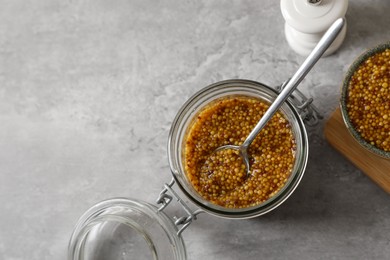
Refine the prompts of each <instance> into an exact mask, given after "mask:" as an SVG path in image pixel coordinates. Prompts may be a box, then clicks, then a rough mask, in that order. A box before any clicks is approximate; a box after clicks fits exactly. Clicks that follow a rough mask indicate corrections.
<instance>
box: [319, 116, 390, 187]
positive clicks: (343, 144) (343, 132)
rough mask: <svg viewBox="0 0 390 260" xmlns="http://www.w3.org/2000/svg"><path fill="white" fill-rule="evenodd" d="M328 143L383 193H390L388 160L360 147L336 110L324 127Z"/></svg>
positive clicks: (389, 164)
mask: <svg viewBox="0 0 390 260" xmlns="http://www.w3.org/2000/svg"><path fill="white" fill-rule="evenodd" d="M325 138H326V139H327V140H328V142H329V143H330V144H331V145H332V146H333V147H334V148H335V149H336V150H338V151H339V152H340V153H342V154H343V155H344V156H345V157H347V158H348V159H349V160H350V161H351V162H352V163H353V164H355V165H356V166H357V167H358V168H359V169H361V170H362V171H363V172H364V173H365V174H366V175H367V176H368V177H370V178H371V179H372V180H373V181H374V182H376V183H377V184H378V185H379V186H380V187H382V188H383V189H384V190H385V191H387V192H388V193H390V160H389V159H385V158H382V157H379V156H377V155H375V154H373V153H371V152H369V151H368V150H366V149H365V148H363V147H362V146H360V145H359V143H358V142H357V141H356V140H355V139H354V138H353V137H352V135H350V133H349V132H348V129H347V127H346V126H345V124H344V121H343V118H342V116H341V112H340V109H337V110H336V111H335V112H334V113H333V114H332V116H331V117H330V119H329V120H328V122H327V123H326V125H325Z"/></svg>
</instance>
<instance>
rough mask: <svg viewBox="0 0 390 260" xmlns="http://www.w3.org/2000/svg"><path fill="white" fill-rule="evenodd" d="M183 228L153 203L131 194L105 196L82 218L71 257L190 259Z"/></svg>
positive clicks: (87, 259) (71, 244) (101, 259)
mask: <svg viewBox="0 0 390 260" xmlns="http://www.w3.org/2000/svg"><path fill="white" fill-rule="evenodd" d="M179 231H180V229H179V228H178V226H177V224H175V223H173V221H172V220H171V219H170V218H169V217H168V216H167V215H166V214H165V213H164V212H163V211H161V210H159V209H158V208H157V207H156V206H154V205H152V204H149V203H146V202H143V201H139V200H133V199H127V198H115V199H110V200H105V201H102V202H100V203H98V204H96V205H94V206H92V207H91V208H90V209H89V210H87V211H86V212H85V213H84V215H83V216H82V217H81V218H80V219H79V221H78V223H77V225H76V228H75V229H74V232H73V234H72V237H71V240H70V243H69V254H68V259H69V260H70V259H72V260H76V259H84V260H90V259H91V260H92V259H93V260H103V259H110V260H115V259H172V260H174V259H186V250H185V245H184V241H183V239H182V236H181V234H180V232H179Z"/></svg>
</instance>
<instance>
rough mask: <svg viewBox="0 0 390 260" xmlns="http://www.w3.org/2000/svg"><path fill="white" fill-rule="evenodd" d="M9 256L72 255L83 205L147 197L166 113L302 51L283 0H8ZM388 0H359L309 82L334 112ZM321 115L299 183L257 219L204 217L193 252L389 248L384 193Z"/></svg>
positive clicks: (4, 184)
mask: <svg viewBox="0 0 390 260" xmlns="http://www.w3.org/2000/svg"><path fill="white" fill-rule="evenodd" d="M0 6H1V8H0V212H1V214H0V259H12V260H16V259H40V260H42V259H65V258H66V255H67V243H68V240H69V237H70V234H71V232H72V230H73V227H74V224H75V223H76V221H77V219H78V217H79V216H80V215H81V214H82V213H83V212H84V211H85V210H86V209H87V208H88V207H90V206H91V205H93V204H94V203H96V202H98V201H100V200H103V199H106V198H110V197H117V196H126V197H133V198H138V199H142V200H145V201H148V202H151V203H154V200H155V198H156V196H157V195H158V193H159V192H160V190H161V187H162V185H163V183H164V182H168V181H169V180H170V178H171V176H170V172H169V168H168V162H167V155H166V142H167V136H168V131H169V128H170V124H171V122H172V120H173V118H174V116H175V114H176V112H177V111H178V109H179V107H180V106H181V105H182V103H183V102H184V101H185V100H186V99H187V98H188V97H189V96H190V95H192V94H193V93H194V92H195V91H197V90H199V89H201V88H202V87H204V86H206V85H208V84H210V83H213V82H216V81H220V80H223V79H231V78H243V79H251V80H256V81H260V82H262V83H265V84H267V85H270V86H276V85H279V84H280V83H281V82H282V81H284V80H285V79H287V78H288V77H289V76H290V75H292V73H293V72H294V71H295V69H296V68H297V67H298V65H299V64H300V63H301V62H302V61H303V59H304V58H303V57H300V56H298V55H297V54H295V53H294V52H292V51H291V49H290V48H289V47H288V45H287V43H286V40H285V38H284V32H283V23H284V21H283V18H282V16H281V13H280V7H279V1H254V0H249V1H206V0H205V1H195V0H194V1H173V0H167V1H150V0H147V1H145V0H126V1H125V0H118V1H102V0H98V1H89V0H86V1H81V0H73V1H50V0H40V1H21V0H14V1H1V4H0ZM389 12H390V1H387V0H382V1H381V0H374V1H365V0H351V1H350V5H349V10H348V12H347V21H348V33H347V38H346V40H345V42H344V44H343V45H342V47H341V49H340V50H339V51H338V52H337V53H335V54H334V55H332V56H330V57H327V58H324V59H322V60H321V61H320V62H319V63H318V64H317V65H316V67H315V68H314V69H313V70H312V72H311V73H310V74H309V75H308V76H307V78H306V79H305V80H304V81H303V83H302V84H301V86H300V89H301V90H302V91H303V92H304V93H306V94H307V95H309V96H312V97H314V99H315V104H316V105H317V106H318V107H319V109H320V111H321V113H322V114H323V115H324V116H325V118H326V117H328V116H329V115H330V113H331V112H332V111H333V110H334V109H335V108H336V107H337V106H338V99H339V93H340V91H339V89H340V84H341V82H342V79H343V74H344V73H345V71H346V70H347V68H348V66H349V64H351V62H352V61H353V60H354V58H355V57H356V56H358V55H359V54H360V53H361V52H362V51H363V50H365V49H366V48H368V47H371V46H373V45H375V44H377V43H381V42H384V41H386V40H389V36H390V27H389V24H390V16H389ZM325 121H326V119H324V120H322V121H321V122H320V124H319V125H318V126H317V127H315V128H308V132H309V138H310V148H311V151H310V158H309V163H308V167H307V171H306V174H305V176H304V178H303V181H302V182H301V185H300V186H299V187H298V189H297V190H296V192H295V193H294V194H293V195H292V196H291V198H290V199H289V200H287V201H286V203H285V204H283V205H282V206H281V207H279V208H278V209H276V210H275V211H273V212H272V213H270V214H267V215H265V216H262V217H259V218H255V219H251V220H226V219H220V218H216V217H213V216H210V215H206V214H203V215H200V216H199V219H198V220H197V221H196V222H195V223H193V224H192V225H191V226H190V228H189V229H187V230H186V231H185V232H184V238H185V240H186V245H187V250H188V255H189V258H190V259H260V258H262V259H389V258H390V217H389V216H390V196H389V195H388V194H387V193H385V192H384V191H382V190H381V189H380V188H379V187H378V186H376V185H375V184H374V183H373V182H372V181H371V180H370V179H368V178H367V177H366V176H365V175H364V174H363V173H362V172H361V171H359V170H358V169H357V168H355V167H354V166H353V165H352V164H351V163H350V162H348V161H347V160H346V159H345V158H344V157H342V156H341V155H340V154H339V153H337V152H336V151H335V150H333V149H332V148H331V147H330V146H329V145H328V144H327V142H326V141H325V139H324V137H323V126H324V123H325Z"/></svg>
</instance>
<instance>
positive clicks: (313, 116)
mask: <svg viewBox="0 0 390 260" xmlns="http://www.w3.org/2000/svg"><path fill="white" fill-rule="evenodd" d="M287 82H288V80H287V81H285V82H284V83H283V84H282V85H280V86H277V87H276V90H277V91H279V92H280V91H281V90H282V89H283V88H284V86H286V84H287ZM288 101H290V102H291V103H292V104H293V105H294V107H295V108H296V109H297V110H298V113H299V115H300V116H301V118H302V119H303V120H304V121H305V123H306V124H307V125H309V126H315V125H317V124H318V121H319V119H322V118H323V117H322V115H321V114H320V112H319V111H318V108H317V107H316V106H315V105H314V104H312V102H313V98H307V97H306V96H305V95H304V94H303V93H302V92H301V91H299V90H298V89H296V90H295V91H294V92H293V93H292V94H291V96H290V97H289V98H288Z"/></svg>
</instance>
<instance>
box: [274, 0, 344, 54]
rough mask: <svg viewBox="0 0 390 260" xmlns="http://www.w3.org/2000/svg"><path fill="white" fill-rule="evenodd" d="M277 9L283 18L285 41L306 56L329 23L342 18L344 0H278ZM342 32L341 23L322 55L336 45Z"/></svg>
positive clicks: (340, 39) (342, 36) (337, 45)
mask: <svg viewBox="0 0 390 260" xmlns="http://www.w3.org/2000/svg"><path fill="white" fill-rule="evenodd" d="M280 8H281V11H282V15H283V17H284V19H285V26H284V32H285V36H286V39H287V42H288V44H289V45H290V47H291V48H292V49H293V50H294V51H295V52H297V53H298V54H300V55H303V56H307V55H309V53H310V52H311V51H312V50H313V48H314V47H315V45H316V44H317V43H318V42H319V40H320V39H321V37H322V35H323V34H324V33H325V31H326V30H327V29H328V28H329V26H330V25H331V24H332V23H333V22H334V21H335V20H337V19H338V18H341V17H345V13H346V12H347V8H348V0H281V1H280ZM346 32H347V25H346V24H345V25H344V28H343V29H342V31H341V32H340V34H339V36H338V37H337V38H336V40H335V41H334V42H333V44H332V45H331V46H330V47H329V48H328V50H327V51H326V52H325V54H324V56H327V55H330V54H332V53H334V52H335V51H336V50H337V49H338V48H339V47H340V45H341V44H342V42H343V41H344V38H345V34H346Z"/></svg>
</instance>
